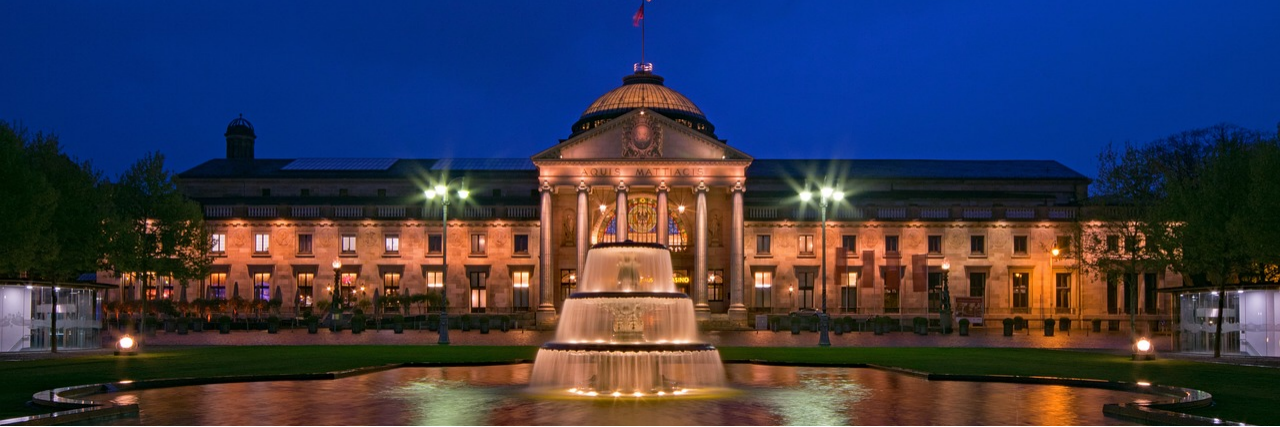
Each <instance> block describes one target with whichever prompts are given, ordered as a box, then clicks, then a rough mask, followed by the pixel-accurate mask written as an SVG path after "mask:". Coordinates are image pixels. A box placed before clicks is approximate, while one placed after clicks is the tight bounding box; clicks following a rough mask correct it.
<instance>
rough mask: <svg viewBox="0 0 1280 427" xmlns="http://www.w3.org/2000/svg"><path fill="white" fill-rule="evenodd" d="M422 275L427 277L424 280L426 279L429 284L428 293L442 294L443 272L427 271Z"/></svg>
mask: <svg viewBox="0 0 1280 427" xmlns="http://www.w3.org/2000/svg"><path fill="white" fill-rule="evenodd" d="M422 274H423V275H424V276H425V277H424V278H423V279H425V280H426V282H427V291H429V292H440V290H441V289H444V272H443V271H440V270H427V271H423V272H422Z"/></svg>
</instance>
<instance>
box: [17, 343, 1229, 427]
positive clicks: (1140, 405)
mask: <svg viewBox="0 0 1280 427" xmlns="http://www.w3.org/2000/svg"><path fill="white" fill-rule="evenodd" d="M523 363H532V361H531V360H527V359H514V360H509V361H498V362H477V363H434V362H406V363H393V364H386V365H378V366H369V367H364V368H356V369H349V370H343V371H333V372H323V373H313V374H279V375H239V376H225V377H203V378H201V377H190V378H165V379H154V380H137V381H129V380H125V381H117V382H110V383H98V384H87V385H78V386H70V387H60V388H55V389H51V390H44V391H41V392H37V393H35V394H33V395H32V396H31V399H32V402H33V403H35V404H37V405H40V406H47V407H52V408H74V409H68V410H63V411H57V412H52V413H48V414H39V415H30V416H25V417H16V418H9V419H3V420H0V425H56V424H66V423H73V422H84V421H87V420H92V419H100V418H111V417H118V416H124V415H132V414H136V413H137V412H138V405H136V404H128V405H120V404H115V403H112V402H98V401H91V400H83V399H78V397H83V396H88V395H93V394H100V393H112V392H119V391H128V390H140V389H151V388H165V387H180V386H191V385H206V384H225V383H238V382H261V381H312V380H333V379H339V378H346V377H351V376H356V375H364V374H371V373H375V372H381V371H386V370H391V369H397V368H418V367H450V366H497V365H515V364H523ZM723 363H726V364H730V363H733V364H758V365H772V366H802V367H826V368H870V369H878V370H885V371H891V372H896V373H900V374H905V375H910V376H914V377H920V378H924V379H927V380H929V381H970V382H1000V383H1020V384H1042V385H1063V386H1069V387H1088V388H1101V389H1108V390H1117V391H1129V392H1137V393H1143V394H1150V395H1155V396H1163V397H1166V398H1168V399H1166V400H1162V401H1154V400H1153V401H1135V402H1125V403H1109V404H1105V405H1103V414H1105V415H1107V416H1111V417H1116V418H1123V419H1128V420H1133V421H1139V422H1144V423H1159V424H1171V425H1241V426H1243V425H1248V424H1245V423H1240V422H1235V421H1227V420H1222V419H1219V418H1210V417H1203V416H1199V415H1191V414H1186V413H1182V412H1177V411H1176V409H1191V408H1200V407H1205V406H1209V405H1211V404H1212V403H1213V395H1212V394H1210V393H1208V392H1206V391H1203V390H1196V389H1192V388H1186V387H1176V386H1166V385H1156V384H1145V383H1128V382H1123V381H1107V380H1096V379H1082V378H1062V377H1043V376H1017V375H965V374H935V373H929V372H924V371H917V370H913V369H906V368H898V367H892V366H881V365H875V364H868V363H795V362H793V363H787V362H775V361H765V360H754V359H753V360H724V361H723Z"/></svg>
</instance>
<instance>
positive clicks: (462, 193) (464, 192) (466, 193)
mask: <svg viewBox="0 0 1280 427" xmlns="http://www.w3.org/2000/svg"><path fill="white" fill-rule="evenodd" d="M470 195H471V192H470V191H467V190H458V198H459V199H465V198H467V196H470Z"/></svg>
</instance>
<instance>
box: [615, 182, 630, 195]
mask: <svg viewBox="0 0 1280 427" xmlns="http://www.w3.org/2000/svg"><path fill="white" fill-rule="evenodd" d="M614 189H615V190H618V192H619V193H626V192H627V182H626V181H623V180H618V186H617V187H614Z"/></svg>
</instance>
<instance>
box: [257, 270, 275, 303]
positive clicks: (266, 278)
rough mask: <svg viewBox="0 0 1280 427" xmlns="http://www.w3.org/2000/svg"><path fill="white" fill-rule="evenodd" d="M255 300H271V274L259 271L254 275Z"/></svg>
mask: <svg viewBox="0 0 1280 427" xmlns="http://www.w3.org/2000/svg"><path fill="white" fill-rule="evenodd" d="M253 299H254V300H263V301H265V300H269V299H271V273H270V272H266V271H259V272H257V273H253Z"/></svg>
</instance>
